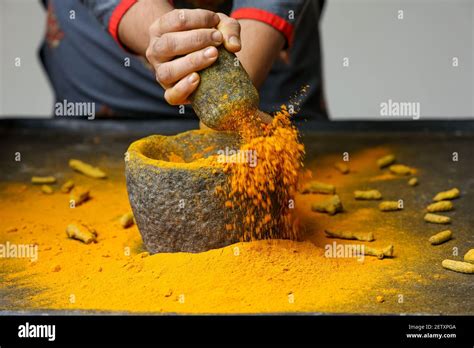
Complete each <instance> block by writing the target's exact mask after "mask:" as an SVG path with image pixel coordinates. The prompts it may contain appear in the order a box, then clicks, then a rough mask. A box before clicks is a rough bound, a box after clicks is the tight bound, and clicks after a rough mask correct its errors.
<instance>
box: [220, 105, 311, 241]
mask: <svg viewBox="0 0 474 348" xmlns="http://www.w3.org/2000/svg"><path fill="white" fill-rule="evenodd" d="M245 116H246V118H244V117H243V118H242V119H246V120H247V122H240V125H241V126H240V133H241V136H242V139H243V144H242V145H241V147H240V152H242V153H249V152H251V153H256V156H257V163H256V165H255V166H253V165H251V163H247V162H241V161H228V162H227V163H225V167H224V171H225V172H226V173H228V174H229V182H228V189H227V196H228V200H229V201H231V203H232V206H233V207H235V208H236V209H239V210H240V211H242V212H245V214H249V217H250V218H249V219H244V221H240V222H239V223H237V221H235V222H234V224H233V226H234V227H238V226H241V229H242V240H243V241H249V240H255V239H265V238H288V239H297V238H298V230H297V228H296V225H295V224H294V221H293V217H292V210H291V207H290V205H291V204H290V202H291V201H293V200H294V197H295V194H296V189H297V185H298V172H299V170H300V168H302V166H303V162H302V158H303V154H304V146H303V145H302V144H301V143H300V140H299V133H298V131H297V129H296V128H295V127H294V126H293V125H292V124H291V120H290V117H291V116H290V114H289V112H288V111H287V110H286V107H285V106H282V108H281V110H280V111H279V112H278V113H277V114H276V115H275V117H274V118H273V121H272V123H270V124H258V122H256V121H255V119H254V118H253V117H255V115H245ZM226 206H228V204H227V203H226ZM267 216H270V217H271V218H267Z"/></svg>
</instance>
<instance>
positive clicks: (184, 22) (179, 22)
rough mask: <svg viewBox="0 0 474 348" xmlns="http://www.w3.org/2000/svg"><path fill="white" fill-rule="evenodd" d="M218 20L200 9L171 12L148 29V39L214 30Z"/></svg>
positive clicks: (214, 14)
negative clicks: (207, 29) (172, 34)
mask: <svg viewBox="0 0 474 348" xmlns="http://www.w3.org/2000/svg"><path fill="white" fill-rule="evenodd" d="M219 20H220V19H219V16H218V15H217V14H216V13H214V12H212V11H207V10H201V9H195V10H186V9H179V10H173V11H171V12H168V13H167V14H165V15H163V16H161V17H160V18H159V19H158V20H157V21H156V22H155V23H153V25H152V26H151V27H150V37H154V36H158V37H160V36H161V35H163V34H165V33H170V32H177V31H187V30H192V29H200V28H214V27H215V26H217V24H218V23H219Z"/></svg>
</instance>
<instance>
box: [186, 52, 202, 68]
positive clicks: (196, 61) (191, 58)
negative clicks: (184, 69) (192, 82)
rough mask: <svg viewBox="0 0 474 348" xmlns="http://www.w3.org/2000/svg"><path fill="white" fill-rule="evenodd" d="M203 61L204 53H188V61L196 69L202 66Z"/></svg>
mask: <svg viewBox="0 0 474 348" xmlns="http://www.w3.org/2000/svg"><path fill="white" fill-rule="evenodd" d="M202 61H203V55H202V54H189V55H188V62H189V65H190V66H191V67H192V68H194V69H196V68H198V67H200V66H201V64H202Z"/></svg>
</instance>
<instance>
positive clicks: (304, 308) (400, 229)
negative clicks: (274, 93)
mask: <svg viewBox="0 0 474 348" xmlns="http://www.w3.org/2000/svg"><path fill="white" fill-rule="evenodd" d="M383 150H384V149H376V150H375V151H362V152H360V153H354V154H353V155H352V156H351V169H354V171H357V174H351V175H341V174H340V173H339V172H337V170H336V169H334V168H333V167H332V165H331V164H332V163H334V158H333V157H330V156H327V158H325V157H323V158H318V168H316V167H315V166H314V165H312V164H311V163H310V164H309V169H311V170H312V171H313V172H317V175H318V179H320V180H325V181H328V182H331V183H333V184H335V185H336V186H337V190H338V194H340V195H341V199H342V200H343V201H344V203H346V206H347V208H348V209H347V212H344V213H343V214H338V215H336V216H334V217H329V216H326V215H324V214H316V213H313V212H311V210H310V204H311V203H312V202H314V201H315V200H318V199H324V198H325V197H324V196H323V195H299V194H297V195H296V209H295V214H296V215H297V216H298V218H299V219H300V220H301V222H302V225H303V226H302V231H303V232H304V240H305V241H304V242H295V241H288V240H286V241H282V240H272V241H268V240H263V241H254V242H249V243H237V244H234V245H230V246H228V247H225V248H221V249H215V250H210V251H208V252H204V253H197V254H193V253H173V254H170V253H167V254H156V255H148V254H147V253H144V251H145V250H144V248H143V244H142V239H141V237H140V234H139V232H138V229H137V227H136V226H132V227H130V228H128V229H123V228H122V226H121V225H120V223H119V218H120V216H121V215H122V214H124V213H125V212H127V211H130V206H129V202H128V197H127V191H126V186H125V179H124V176H123V167H122V163H121V161H120V160H117V163H116V164H111V163H108V164H107V163H98V165H99V166H100V167H101V168H104V169H105V170H106V171H107V174H108V179H106V180H103V181H99V180H94V179H90V178H87V177H84V176H82V175H80V174H77V173H69V174H68V173H66V174H67V176H68V177H66V178H65V180H66V179H72V180H74V182H75V183H76V184H77V185H80V186H84V187H87V188H89V189H90V191H91V199H90V200H89V201H87V202H86V203H84V204H83V205H81V206H79V207H76V208H75V209H71V208H70V206H69V195H67V194H62V193H60V192H59V191H58V190H55V192H54V193H53V194H52V195H45V194H43V193H41V190H40V188H39V187H35V186H33V185H30V184H25V183H22V182H0V243H2V244H4V243H6V242H7V241H8V242H10V243H13V244H35V245H37V246H38V259H37V261H35V262H31V261H30V260H29V259H11V258H2V259H0V293H1V294H2V301H0V309H7V310H18V309H55V310H56V309H66V310H106V311H130V312H161V313H262V312H265V313H268V312H327V311H329V312H339V313H354V312H369V311H372V308H373V307H372V306H374V303H375V302H374V301H375V298H376V296H378V295H383V296H384V298H385V302H384V303H383V304H376V305H377V309H376V311H378V312H400V311H402V312H420V311H421V312H423V311H426V310H428V309H429V308H430V307H429V305H431V302H430V304H429V305H425V304H424V302H423V300H422V299H423V296H424V294H425V289H424V288H422V287H418V288H417V289H418V291H419V292H420V294H419V295H418V294H417V293H416V292H413V291H410V289H407V286H408V285H409V284H412V283H413V284H415V285H416V284H423V285H424V284H426V283H431V282H433V280H432V272H433V267H434V264H432V263H430V262H426V258H425V257H419V255H421V254H423V250H424V248H425V246H424V245H423V243H419V236H417V235H412V234H409V233H406V225H404V223H405V222H406V220H403V219H397V220H394V221H393V222H391V223H387V221H386V220H387V217H386V216H385V215H382V214H381V213H380V212H379V211H378V209H377V207H376V206H374V207H370V206H365V207H357V203H356V202H354V200H353V199H351V198H352V191H353V188H354V186H357V187H358V186H360V185H361V184H362V183H363V180H366V179H364V178H368V177H370V175H372V174H375V173H377V172H378V169H377V168H376V169H375V170H374V171H373V172H372V171H371V169H370V168H371V166H370V164H373V163H375V160H376V159H377V158H378V157H379V156H380V155H381V154H383V153H382V151H383ZM316 169H317V171H316ZM59 184H60V183H59ZM351 204H352V206H351ZM415 213H416V212H415V211H414V213H413V214H415ZM420 214H421V213H420ZM416 218H418V217H416V216H411V215H410V216H408V217H407V219H408V220H413V219H416ZM70 223H77V224H79V223H85V224H88V225H90V226H93V228H94V229H95V230H96V231H97V234H98V237H97V243H91V244H87V245H86V244H84V243H81V242H79V241H77V240H72V239H69V238H67V235H66V233H65V229H66V226H67V225H68V224H70ZM326 228H333V229H341V230H348V231H367V230H368V229H370V230H371V231H374V233H375V235H376V241H375V242H373V245H374V247H383V246H385V245H386V244H388V243H393V244H395V245H396V258H393V259H384V260H382V261H381V260H378V259H377V258H366V259H365V261H364V262H362V263H361V262H358V261H357V260H356V259H354V258H327V257H325V255H324V254H325V246H326V245H327V244H328V243H333V240H328V239H327V238H325V237H324V233H323V231H324V229H326ZM338 243H351V241H348V242H346V241H338ZM420 263H426V264H427V266H426V269H425V272H423V273H422V274H418V273H416V272H415V273H416V274H411V273H410V274H409V273H407V272H412V273H413V271H414V269H415V265H418V264H420ZM412 266H413V267H412ZM448 276H452V275H448ZM440 279H441V278H440ZM437 281H439V280H437ZM402 286H403V289H401V288H400V287H402ZM400 293H402V294H404V296H405V298H408V299H410V300H409V301H405V302H404V303H398V297H397V296H398V295H399V294H400ZM5 294H6V295H5ZM442 300H443V299H440V301H442ZM428 301H432V298H431V297H428Z"/></svg>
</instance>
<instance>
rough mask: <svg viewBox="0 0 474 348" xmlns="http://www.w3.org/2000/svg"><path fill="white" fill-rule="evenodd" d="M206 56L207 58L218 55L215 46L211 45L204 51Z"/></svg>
mask: <svg viewBox="0 0 474 348" xmlns="http://www.w3.org/2000/svg"><path fill="white" fill-rule="evenodd" d="M204 56H205V57H206V58H215V57H217V50H216V48H215V47H209V48H207V49H206V50H205V51H204Z"/></svg>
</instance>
